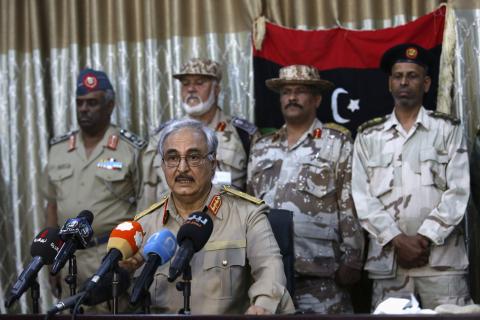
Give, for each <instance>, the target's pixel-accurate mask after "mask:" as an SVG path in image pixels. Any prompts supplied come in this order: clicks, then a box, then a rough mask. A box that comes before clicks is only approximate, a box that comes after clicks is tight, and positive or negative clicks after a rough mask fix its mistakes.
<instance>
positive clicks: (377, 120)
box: [357, 116, 388, 132]
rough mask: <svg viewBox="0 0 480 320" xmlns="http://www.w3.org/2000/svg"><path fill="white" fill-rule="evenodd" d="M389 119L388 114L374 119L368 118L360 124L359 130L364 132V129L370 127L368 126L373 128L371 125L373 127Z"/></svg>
mask: <svg viewBox="0 0 480 320" xmlns="http://www.w3.org/2000/svg"><path fill="white" fill-rule="evenodd" d="M387 119H388V116H384V117H376V118H373V119H371V120H368V121H367V122H364V123H363V124H361V125H360V126H358V129H357V132H362V131H364V130H365V129H368V128H371V127H373V126H376V125H377V124H381V123H384V122H385V121H387Z"/></svg>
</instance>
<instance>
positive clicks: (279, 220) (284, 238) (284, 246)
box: [268, 209, 295, 297]
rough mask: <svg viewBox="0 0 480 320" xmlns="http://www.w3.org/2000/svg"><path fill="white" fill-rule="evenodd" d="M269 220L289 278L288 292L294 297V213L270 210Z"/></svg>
mask: <svg viewBox="0 0 480 320" xmlns="http://www.w3.org/2000/svg"><path fill="white" fill-rule="evenodd" d="M268 220H269V221H270V225H271V226H272V231H273V234H274V235H275V239H276V240H277V243H278V246H279V247H280V253H281V254H282V257H283V258H282V260H283V267H284V269H285V276H286V278H287V290H288V292H289V293H290V296H291V297H293V294H294V291H295V287H294V272H295V271H294V262H295V255H294V251H293V213H292V212H291V211H289V210H283V209H270V212H269V213H268Z"/></svg>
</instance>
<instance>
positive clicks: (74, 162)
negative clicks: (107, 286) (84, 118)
mask: <svg viewBox="0 0 480 320" xmlns="http://www.w3.org/2000/svg"><path fill="white" fill-rule="evenodd" d="M145 145H146V142H145V141H143V140H141V139H139V138H138V137H136V136H135V135H133V134H132V133H130V132H128V131H126V130H120V129H119V128H117V127H115V126H113V125H110V127H109V128H108V130H107V131H106V133H105V135H104V137H103V139H102V140H101V141H100V142H99V143H98V145H97V146H96V147H95V149H94V150H93V151H92V154H91V155H90V157H89V158H86V156H85V148H84V145H83V141H82V136H81V134H79V133H78V132H72V133H69V134H67V135H64V136H61V137H58V138H54V139H52V141H51V148H50V151H49V155H48V165H47V168H46V171H45V176H44V178H45V179H46V180H47V183H46V184H45V185H44V188H45V190H44V193H45V195H46V197H47V199H48V200H49V201H51V202H54V203H56V204H57V216H58V223H59V225H63V224H64V223H65V220H66V219H68V218H74V217H76V215H77V214H78V213H80V212H81V211H82V210H84V209H87V210H90V211H92V213H93V215H94V219H93V223H92V226H93V230H94V232H95V234H94V239H93V242H92V246H91V247H90V248H88V249H85V250H78V251H77V252H76V257H77V265H78V279H77V283H78V284H82V283H83V282H84V281H85V280H86V279H87V278H88V277H91V276H92V275H93V274H94V273H95V272H96V271H97V269H98V267H99V266H100V263H101V260H102V258H103V257H104V256H105V255H106V254H107V251H106V243H107V241H108V237H109V234H110V232H111V231H112V229H113V228H115V227H116V226H117V225H118V224H119V223H120V222H122V221H125V220H131V219H132V218H133V216H134V213H135V211H136V205H135V201H136V198H137V195H138V190H139V186H140V175H139V170H138V165H139V154H140V151H141V149H142V148H143V147H144V146H145ZM63 270H64V271H65V270H68V268H64V269H63ZM67 290H68V288H67V287H64V289H63V293H64V295H65V294H67V293H68V292H69V291H67Z"/></svg>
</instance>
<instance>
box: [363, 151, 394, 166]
mask: <svg viewBox="0 0 480 320" xmlns="http://www.w3.org/2000/svg"><path fill="white" fill-rule="evenodd" d="M392 160H393V153H386V154H377V155H374V156H373V157H372V158H370V159H368V162H367V166H369V167H373V168H375V167H388V166H389V165H390V163H392Z"/></svg>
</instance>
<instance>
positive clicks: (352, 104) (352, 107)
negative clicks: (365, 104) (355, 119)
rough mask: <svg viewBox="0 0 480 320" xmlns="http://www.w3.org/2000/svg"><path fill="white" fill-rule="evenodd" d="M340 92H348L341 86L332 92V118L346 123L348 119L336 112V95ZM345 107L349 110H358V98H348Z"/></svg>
mask: <svg viewBox="0 0 480 320" xmlns="http://www.w3.org/2000/svg"><path fill="white" fill-rule="evenodd" d="M340 94H348V91H347V90H345V89H343V88H337V89H335V91H333V93H332V113H333V120H335V122H337V123H348V122H350V119H345V118H343V117H342V116H341V115H340V114H339V113H338V96H339V95H340ZM347 109H348V110H350V111H351V112H355V111H357V110H360V99H350V103H349V104H348V106H347Z"/></svg>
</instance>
